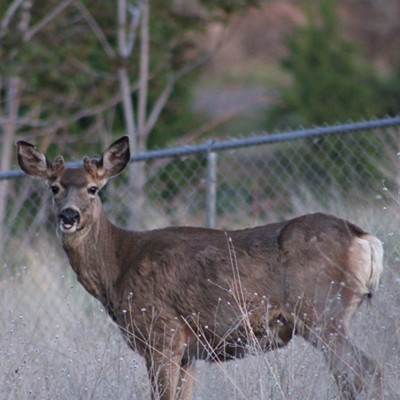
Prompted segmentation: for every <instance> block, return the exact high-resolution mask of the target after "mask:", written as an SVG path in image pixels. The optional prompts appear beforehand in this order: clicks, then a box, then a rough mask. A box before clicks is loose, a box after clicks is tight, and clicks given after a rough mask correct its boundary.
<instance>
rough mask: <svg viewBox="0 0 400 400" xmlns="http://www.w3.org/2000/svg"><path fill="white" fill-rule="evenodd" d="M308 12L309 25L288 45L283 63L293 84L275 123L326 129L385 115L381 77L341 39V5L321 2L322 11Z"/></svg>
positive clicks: (276, 111)
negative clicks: (380, 94) (338, 10)
mask: <svg viewBox="0 0 400 400" xmlns="http://www.w3.org/2000/svg"><path fill="white" fill-rule="evenodd" d="M306 11H307V17H308V23H307V25H306V26H305V27H301V28H298V29H297V30H296V31H295V33H294V34H293V36H292V37H291V38H290V39H289V43H288V50H289V56H288V57H287V59H286V60H284V61H283V67H284V68H285V69H286V70H287V71H288V72H289V74H290V75H291V76H292V80H293V82H292V85H291V86H290V87H289V88H287V89H284V90H283V93H282V103H283V107H282V108H275V109H274V110H273V113H272V116H271V117H272V120H273V121H274V122H277V123H278V124H279V123H280V122H281V121H282V120H285V119H288V120H290V121H291V122H292V123H293V122H295V121H297V123H298V124H304V125H311V124H314V125H321V124H325V123H328V124H329V123H336V122H338V121H347V120H349V119H352V120H358V119H361V118H369V117H374V116H377V115H379V114H381V113H382V112H383V109H384V107H383V105H382V102H379V101H376V99H375V94H376V92H375V88H376V84H377V77H376V74H375V73H374V71H373V69H372V68H371V67H370V66H369V65H368V64H367V63H366V62H362V61H361V59H360V55H359V51H358V49H357V48H356V47H355V46H354V45H353V44H351V43H349V42H347V41H346V40H344V39H342V38H341V36H340V32H339V29H338V17H337V13H336V3H335V2H334V1H332V0H320V1H319V2H318V3H317V10H315V9H314V7H312V5H310V4H308V7H307V9H306Z"/></svg>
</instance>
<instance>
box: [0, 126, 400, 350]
mask: <svg viewBox="0 0 400 400" xmlns="http://www.w3.org/2000/svg"><path fill="white" fill-rule="evenodd" d="M387 121H388V120H382V121H374V123H371V124H362V125H361V128H360V126H359V125H357V124H348V125H345V126H340V125H338V126H334V127H325V128H324V130H323V131H321V130H320V131H318V130H317V131H315V130H314V131H310V132H309V133H308V134H307V131H297V132H291V133H290V135H288V133H286V134H278V135H276V136H277V137H278V138H286V139H287V140H282V141H281V140H280V139H279V140H264V139H265V138H266V137H268V136H262V137H260V136H259V137H252V138H250V139H249V140H247V139H246V138H242V139H241V140H238V139H234V140H232V141H226V142H224V143H225V145H224V146H220V145H219V142H216V143H209V144H206V145H200V146H191V147H187V148H179V149H168V151H166V152H164V153H163V152H162V151H159V152H157V151H156V152H150V153H147V154H142V155H139V156H134V157H133V161H132V163H131V164H130V170H129V171H128V172H127V171H125V172H123V173H122V174H120V175H119V176H118V177H116V178H114V179H113V180H111V181H110V182H109V183H108V185H107V187H106V188H105V189H104V190H103V191H102V193H101V196H102V200H103V203H104V207H105V211H106V214H107V215H108V217H109V218H110V219H111V220H112V221H113V222H115V223H116V224H118V225H119V226H123V227H127V228H134V229H153V228H160V227H163V226H167V225H195V226H204V225H209V226H215V227H217V228H221V229H239V228H244V227H251V226H255V225H260V224H264V223H269V222H273V221H277V220H282V219H284V218H289V217H292V216H296V215H300V214H304V213H311V212H316V211H326V212H331V213H335V214H337V215H339V216H341V217H344V218H347V219H350V220H352V221H354V222H356V223H359V224H360V225H361V226H363V227H364V228H365V229H366V230H370V231H372V232H373V233H375V234H377V236H378V237H380V238H381V239H382V240H383V241H384V242H385V247H386V259H387V264H388V265H389V269H390V271H391V278H390V279H392V280H393V281H394V282H397V285H398V286H397V289H399V286H400V278H399V277H400V249H399V244H398V243H400V240H399V239H400V238H399V236H400V229H399V228H398V225H399V222H400V203H399V187H400V168H399V166H400V119H391V120H390V123H388V122H387ZM326 132H328V134H326ZM330 133H332V134H330ZM285 135H287V137H285ZM110 142H111V140H110ZM64 156H66V158H67V156H68V154H64ZM140 174H141V176H139V175H140ZM15 175H18V174H15V173H11V174H7V173H6V174H3V176H2V177H3V178H4V177H6V178H9V179H3V180H1V181H0V185H1V186H2V190H3V193H6V197H5V198H4V199H2V206H3V207H4V214H3V218H2V220H1V225H2V226H1V230H0V232H2V240H1V244H0V247H1V249H0V250H1V255H2V257H1V269H0V285H1V287H2V290H1V292H2V297H3V298H2V300H3V311H2V318H1V319H0V321H3V322H0V324H2V323H3V325H4V326H3V332H6V331H9V329H10V328H9V326H8V325H7V327H6V325H5V324H6V322H5V320H8V321H9V320H10V318H11V319H12V320H13V321H16V320H17V319H18V318H20V319H21V320H24V321H27V320H29V321H30V322H29V323H28V322H24V323H26V324H27V328H26V330H27V331H29V334H30V335H39V336H42V337H43V336H46V334H47V333H48V332H53V334H54V335H56V334H57V332H58V331H59V329H60V327H62V326H66V325H68V323H71V324H72V323H73V321H74V318H75V316H76V310H78V309H79V310H80V312H81V311H82V310H83V312H84V313H86V314H87V313H91V312H93V309H94V308H96V309H97V310H98V309H101V306H100V305H99V304H97V303H96V302H93V301H92V300H90V299H89V296H88V295H86V294H85V292H84V290H83V289H82V288H80V286H79V285H78V284H77V283H76V281H75V277H74V276H73V273H72V271H71V269H70V268H69V267H68V260H67V258H66V256H65V255H64V254H63V252H62V249H61V245H60V241H59V240H58V238H57V237H56V233H55V232H56V230H55V220H54V217H53V216H52V212H51V198H50V192H49V190H48V189H47V188H46V185H45V184H43V183H41V182H39V181H35V180H33V179H31V178H29V177H25V176H15ZM397 293H399V290H397ZM393 301H394V302H396V304H397V305H398V304H399V303H400V299H399V298H398V297H396V298H395V299H393ZM4 354H6V353H4ZM4 354H3V355H4ZM7 354H8V356H9V357H12V354H11V353H7Z"/></svg>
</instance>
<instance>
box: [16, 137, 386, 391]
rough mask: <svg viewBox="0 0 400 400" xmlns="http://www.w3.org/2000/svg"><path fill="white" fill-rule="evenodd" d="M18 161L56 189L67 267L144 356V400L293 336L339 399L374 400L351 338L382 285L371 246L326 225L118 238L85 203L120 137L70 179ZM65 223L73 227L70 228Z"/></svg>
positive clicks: (373, 378)
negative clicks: (320, 364) (317, 354)
mask: <svg viewBox="0 0 400 400" xmlns="http://www.w3.org/2000/svg"><path fill="white" fill-rule="evenodd" d="M18 160H19V164H20V166H21V168H22V169H23V170H24V171H25V172H27V173H28V174H30V175H32V176H34V177H37V178H41V179H44V180H46V181H47V182H48V183H49V185H50V186H51V187H52V188H53V189H54V187H56V189H55V191H56V192H57V193H56V194H55V196H54V204H55V212H56V214H57V215H58V216H59V222H60V229H61V230H62V233H61V237H62V243H63V247H64V249H65V252H66V254H67V256H68V258H69V261H70V264H71V266H72V268H73V270H74V271H75V272H76V274H77V276H78V279H79V281H80V282H81V284H82V285H83V286H84V287H85V289H86V290H87V291H88V292H89V293H90V294H92V295H93V296H94V297H96V298H97V299H98V300H100V301H101V302H102V303H103V305H104V306H105V308H106V309H107V310H108V313H109V314H110V316H111V317H112V318H113V320H114V321H115V323H116V324H117V325H118V327H119V328H120V330H121V332H122V334H123V336H124V337H125V339H126V341H127V343H128V344H129V346H130V347H131V348H132V349H134V350H136V351H138V352H139V353H140V354H141V355H143V356H144V357H145V359H146V363H147V368H148V371H149V377H150V380H151V383H152V385H151V393H152V398H153V399H156V398H160V399H175V398H182V399H188V398H189V397H190V393H191V388H192V383H193V379H194V365H193V362H194V360H196V359H206V360H208V361H216V360H222V361H225V360H230V359H234V358H237V357H242V356H244V355H245V354H246V353H247V352H248V348H249V347H251V348H259V349H261V350H264V351H267V350H271V349H274V348H278V347H281V346H284V345H285V344H287V343H288V342H289V341H290V339H291V338H292V337H293V336H294V335H296V334H299V335H301V336H303V337H304V338H305V339H306V340H307V341H308V342H310V343H311V344H312V345H313V346H316V347H318V348H319V349H321V350H322V351H323V353H324V355H325V356H326V360H327V363H328V365H329V367H330V369H331V370H332V372H333V374H334V376H335V379H336V381H337V383H338V386H339V389H340V391H341V396H342V398H344V399H355V398H356V397H357V396H358V394H359V393H360V392H362V391H365V392H368V393H369V394H371V396H375V397H370V398H380V396H381V393H380V371H379V368H378V367H377V365H376V364H375V362H374V361H372V360H371V359H369V358H368V357H367V356H366V355H365V354H363V353H362V351H361V350H360V349H358V348H357V347H355V346H354V345H353V344H351V343H350V341H349V339H348V328H349V323H350V320H351V317H352V315H353V313H354V311H355V309H356V307H357V306H358V305H359V304H360V303H361V302H362V300H363V299H364V297H365V296H367V295H368V296H370V295H371V293H372V291H373V290H374V289H375V287H376V286H377V284H378V281H379V275H380V273H381V271H382V246H381V243H380V242H379V240H378V239H376V238H374V237H373V236H371V235H368V234H366V233H365V232H364V231H362V230H361V229H360V228H359V227H357V226H355V225H353V224H352V223H350V222H347V221H344V220H341V219H339V218H336V217H334V216H330V215H325V214H311V215H304V216H302V217H298V218H294V219H292V220H289V221H284V222H280V223H275V224H270V225H265V226H259V227H256V228H252V229H244V230H238V231H226V232H225V231H220V230H212V229H203V228H191V227H178V228H165V229H158V230H153V231H147V232H134V231H126V230H122V229H120V228H118V227H116V226H114V225H113V224H112V223H111V222H109V221H108V219H107V218H106V216H105V215H104V213H103V209H102V206H101V202H100V199H99V197H98V196H97V194H94V195H93V194H90V193H89V189H90V188H91V187H93V186H96V187H98V188H99V189H100V188H101V187H102V186H103V185H104V184H105V183H106V180H107V179H108V178H110V177H112V176H114V175H116V174H117V173H119V172H120V171H121V170H122V169H123V168H124V167H125V166H126V164H127V162H128V160H129V146H128V141H127V139H126V138H122V139H120V140H119V141H117V142H115V143H114V144H113V145H111V146H110V148H109V149H108V150H106V151H105V153H104V154H103V156H102V158H101V159H100V160H89V159H88V158H85V163H84V167H82V168H78V169H70V168H61V167H60V163H59V162H58V167H57V168H56V169H54V168H53V166H52V163H51V162H50V161H49V160H48V159H47V157H46V156H45V155H43V154H41V153H40V152H39V151H38V150H37V149H35V148H34V147H33V146H32V145H30V144H28V143H25V142H18ZM54 171H56V172H54ZM65 210H68V213H66V214H65V215H63V212H65ZM76 213H78V214H79V217H77V216H76ZM72 216H74V218H76V219H77V221H78V222H76V221H75V222H74V224H75V225H74V227H73V228H69V225H72V223H70V222H71V221H70V220H72ZM67 228H68V229H70V230H71V232H68V231H67Z"/></svg>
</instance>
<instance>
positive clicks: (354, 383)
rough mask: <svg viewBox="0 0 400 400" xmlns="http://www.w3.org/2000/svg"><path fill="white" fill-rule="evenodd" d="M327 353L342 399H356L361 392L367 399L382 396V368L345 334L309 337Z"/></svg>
mask: <svg viewBox="0 0 400 400" xmlns="http://www.w3.org/2000/svg"><path fill="white" fill-rule="evenodd" d="M307 340H308V341H310V342H311V343H312V344H313V345H314V346H316V347H318V348H319V349H320V350H321V351H322V352H323V354H324V357H325V360H326V362H327V364H328V366H329V368H330V370H331V372H332V373H333V376H334V377H335V380H336V383H337V385H338V387H339V390H340V395H341V398H342V399H343V400H355V399H357V398H358V397H357V396H359V395H360V393H361V392H363V393H365V394H366V395H367V398H368V399H371V400H372V399H374V400H378V399H379V400H380V399H382V383H381V379H382V376H381V371H380V368H379V367H378V365H377V363H376V362H375V361H374V360H372V359H371V358H370V357H368V356H367V355H366V354H365V353H364V352H363V351H362V350H361V349H359V348H358V347H357V346H355V345H354V344H352V343H351V342H350V340H349V339H348V338H347V335H344V334H343V333H337V332H335V333H332V332H331V333H330V334H329V335H323V337H318V339H316V338H315V336H314V335H312V339H311V337H309V338H307Z"/></svg>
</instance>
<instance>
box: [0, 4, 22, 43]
mask: <svg viewBox="0 0 400 400" xmlns="http://www.w3.org/2000/svg"><path fill="white" fill-rule="evenodd" d="M23 1H24V0H14V1H13V2H12V3H11V4H10V6H9V7H8V9H7V11H6V13H5V14H4V17H3V19H2V20H1V22H0V37H3V36H4V35H5V33H6V30H7V28H8V24H9V23H10V21H11V18H12V17H13V16H14V14H15V13H16V12H17V10H18V7H19V6H20V5H21V4H22V2H23Z"/></svg>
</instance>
